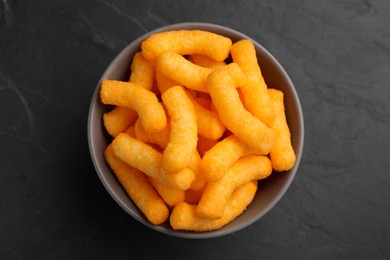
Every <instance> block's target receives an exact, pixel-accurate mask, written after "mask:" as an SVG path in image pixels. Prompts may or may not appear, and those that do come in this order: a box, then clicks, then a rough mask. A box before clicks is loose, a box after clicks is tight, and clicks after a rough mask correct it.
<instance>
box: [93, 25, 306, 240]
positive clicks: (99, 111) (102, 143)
mask: <svg viewBox="0 0 390 260" xmlns="http://www.w3.org/2000/svg"><path fill="white" fill-rule="evenodd" d="M179 29H201V30H207V31H211V32H215V33H218V34H221V35H224V36H227V37H229V38H231V39H232V40H233V42H235V41H237V40H240V39H244V38H246V39H250V37H248V36H246V35H244V34H242V33H240V32H237V31H235V30H233V29H229V28H226V27H223V26H219V25H215V24H208V23H181V24H173V25H169V26H165V27H162V28H159V29H157V30H154V31H151V32H149V33H147V34H145V35H143V36H141V37H139V38H138V39H136V40H134V41H133V42H132V43H130V44H129V45H128V46H127V47H126V48H125V49H123V50H122V51H121V52H120V53H119V54H118V55H117V57H116V58H115V59H114V60H113V61H112V62H111V64H110V65H109V66H108V68H107V69H106V71H105V72H104V74H103V75H102V77H101V79H100V81H99V82H98V84H97V86H96V89H95V92H94V94H93V97H92V100H91V105H90V110H89V116H88V143H89V149H90V153H91V157H92V161H93V164H94V166H95V169H96V172H97V174H98V176H99V178H100V180H101V182H102V183H103V185H104V187H105V188H106V189H107V191H108V193H109V194H110V195H111V196H112V198H113V199H114V200H115V201H116V202H117V203H118V204H119V205H120V206H121V207H122V208H123V209H124V210H125V211H126V212H127V213H128V214H129V215H131V216H132V217H133V218H135V219H136V220H138V221H139V222H141V223H142V224H144V225H146V226H148V227H150V228H152V229H154V230H157V231H159V232H162V233H165V234H168V235H172V236H177V237H183V238H211V237H218V236H222V235H226V234H229V233H232V232H236V231H238V230H241V229H243V228H245V227H247V226H249V225H250V224H252V223H254V222H255V221H257V220H259V219H260V218H261V217H263V216H264V215H265V214H266V213H267V212H268V211H269V210H270V209H271V208H272V207H274V206H275V204H276V203H277V202H278V201H279V200H280V199H281V198H282V196H283V195H284V194H285V192H286V190H287V189H288V187H289V186H290V184H291V182H292V180H293V179H294V176H295V174H296V172H297V169H298V166H299V162H300V159H301V154H302V149H303V139H304V126H303V115H302V110H301V106H300V103H299V99H298V95H297V93H296V91H295V89H294V86H293V83H292V82H291V80H290V78H289V77H288V75H287V73H286V72H285V70H284V69H283V68H282V66H281V65H280V64H279V63H278V61H277V60H276V59H275V58H274V57H273V56H272V55H271V54H270V53H269V52H268V51H267V50H266V49H265V48H264V47H263V46H261V45H260V44H259V43H257V42H256V41H255V40H253V39H251V40H252V41H253V43H254V45H255V47H256V51H257V55H258V60H259V63H260V67H261V69H262V73H263V76H264V78H265V80H266V82H267V84H268V85H269V86H272V87H273V88H277V89H280V90H282V91H283V92H284V94H285V106H286V115H287V120H288V123H289V126H290V130H291V137H292V145H293V147H294V149H295V152H296V155H297V161H296V164H295V166H294V168H293V169H291V170H290V171H288V172H284V173H279V174H272V175H271V177H269V178H267V179H266V180H264V181H261V182H260V183H259V190H261V192H258V193H257V195H256V197H255V198H254V200H253V202H252V203H251V204H250V206H249V207H248V208H247V210H246V211H245V212H244V213H243V214H242V215H241V216H239V217H238V218H236V219H235V220H234V221H232V222H231V223H229V224H228V225H226V226H224V227H223V228H221V229H219V230H215V231H211V232H202V233H196V232H187V231H174V230H173V229H172V228H171V227H170V225H169V222H167V223H165V224H163V225H159V226H155V225H152V224H150V223H149V222H148V221H147V220H146V218H145V217H144V216H143V214H142V213H141V212H140V211H139V210H138V209H137V207H136V206H135V205H134V204H133V202H132V201H131V200H130V199H129V197H128V196H127V195H126V193H125V192H124V190H123V189H122V187H121V185H120V184H119V183H118V181H117V180H116V178H115V176H114V174H113V173H112V171H111V169H110V168H109V167H108V166H107V164H106V162H105V160H104V157H103V152H104V150H105V148H106V147H107V145H108V144H109V142H110V137H109V136H108V134H107V133H106V132H105V129H104V127H103V123H102V115H103V113H104V112H106V111H108V110H109V109H110V107H108V106H106V105H103V104H102V103H101V102H100V98H99V91H100V85H101V81H102V80H103V79H117V80H127V79H128V77H129V67H130V62H131V60H132V58H133V55H134V54H135V52H137V51H139V50H140V46H141V42H142V41H143V40H145V39H146V38H147V37H148V36H150V35H151V34H154V33H157V32H161V31H168V30H179Z"/></svg>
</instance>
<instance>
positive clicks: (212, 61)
mask: <svg viewBox="0 0 390 260" xmlns="http://www.w3.org/2000/svg"><path fill="white" fill-rule="evenodd" d="M189 36H191V37H192V38H191V37H189ZM183 37H184V38H183ZM185 37H187V39H186V38H185ZM249 43H250V42H249ZM249 43H248V41H247V40H243V41H238V42H237V43H234V44H233V46H234V47H232V42H231V40H230V39H228V41H226V37H223V36H219V35H216V34H214V33H209V32H205V31H197V30H194V31H191V30H182V31H170V32H164V33H158V34H155V35H152V36H150V37H149V38H147V39H146V40H145V41H144V42H143V44H142V51H141V52H138V53H136V55H135V57H134V59H133V61H132V63H131V71H130V80H129V81H130V82H125V81H123V82H122V81H115V80H104V81H103V83H102V86H101V92H100V94H101V100H102V102H103V103H104V104H110V105H115V106H117V107H116V108H114V110H112V111H115V109H120V108H126V109H129V110H130V111H133V112H135V113H136V116H134V117H135V118H134V119H132V120H128V118H126V120H128V122H127V121H125V120H124V121H123V122H118V125H121V124H122V126H121V127H118V129H117V130H116V133H115V134H111V133H110V134H111V136H112V137H113V140H112V142H111V144H110V145H109V147H108V148H107V151H109V152H106V153H107V154H108V155H106V160H107V163H108V165H109V166H110V167H111V168H112V170H113V172H114V173H115V175H116V176H117V179H118V181H119V182H120V183H121V184H122V186H123V187H124V189H125V190H126V192H127V193H128V194H129V196H130V198H131V199H132V200H133V201H134V203H135V205H137V207H140V210H141V211H142V212H143V213H144V214H145V216H146V217H147V219H148V220H149V221H150V222H151V223H153V224H157V225H158V224H161V223H162V222H164V221H166V220H167V219H168V215H170V218H169V221H170V224H171V227H172V228H173V229H174V230H180V229H182V230H190V231H197V232H201V231H210V230H215V229H218V228H221V227H223V226H224V225H226V224H227V223H229V222H231V221H233V220H234V219H235V218H236V217H237V216H239V215H240V214H241V213H242V212H243V211H244V210H245V209H246V207H247V206H248V205H249V204H250V202H251V201H252V200H253V197H254V195H255V193H256V190H257V181H258V180H260V179H263V178H266V177H268V176H269V175H270V174H271V172H272V166H274V169H275V170H276V169H282V168H278V167H282V166H281V165H284V166H283V167H286V166H285V165H288V167H292V166H293V164H294V162H292V163H291V160H286V159H283V158H281V157H282V154H283V153H284V151H285V150H287V149H290V147H291V149H292V146H291V142H288V139H289V138H290V136H289V131H288V125H287V121H286V118H285V114H284V108H281V106H280V98H279V96H280V95H279V93H277V91H273V90H269V89H268V88H267V86H266V84H265V82H264V79H263V78H260V79H259V78H257V77H259V75H260V76H261V77H262V75H261V72H260V74H259V73H258V71H257V67H256V64H257V60H256V59H255V58H256V57H255V55H256V53H253V51H252V50H251V49H250V50H247V47H246V46H249V45H250V44H249ZM248 49H249V48H248ZM229 54H230V55H231V57H229ZM230 58H231V59H230ZM255 63H256V64H255ZM257 66H258V64H257ZM259 82H263V83H264V84H263V85H262V87H264V89H263V90H261V91H262V92H261V93H263V92H264V90H265V92H266V93H267V97H269V101H270V103H269V104H270V107H271V111H272V113H271V114H270V115H271V116H269V118H270V119H269V121H267V120H268V119H267V118H268V117H267V116H259V115H258V114H256V111H261V108H260V109H259V108H257V107H255V108H254V109H255V110H252V109H250V105H248V104H249V103H251V104H252V105H255V102H254V101H253V100H256V99H255V98H254V99H253V100H252V101H250V102H248V101H247V100H246V99H248V95H245V94H244V92H245V91H242V89H243V88H248V86H249V87H250V89H251V90H250V91H256V88H258V87H259V84H258V83H259ZM255 83H256V84H255ZM250 91H249V92H247V93H250ZM240 95H241V96H240ZM273 102H276V103H277V104H273ZM259 103H261V104H265V103H266V102H259ZM282 103H283V100H282ZM282 105H283V104H282ZM274 106H275V107H274ZM267 109H268V108H267ZM267 109H265V110H267ZM274 109H275V110H277V112H275V113H273V112H274ZM264 113H265V114H267V113H266V112H264ZM118 120H122V119H120V117H118ZM124 125H126V126H124ZM107 130H108V128H107ZM289 146H290V147H289ZM290 152H291V151H290V150H289V153H290ZM292 153H294V151H293V150H292ZM110 155H111V157H110ZM112 158H114V159H115V160H116V163H113V161H114V160H113V159H112ZM289 158H292V156H291V155H289ZM272 161H274V162H272ZM116 165H125V166H126V167H120V169H122V168H128V169H132V170H134V171H135V172H137V173H140V174H141V176H143V177H140V178H142V183H144V184H142V185H138V182H137V181H136V180H132V179H131V178H130V179H126V178H124V177H123V176H125V174H123V171H120V170H118V167H117V166H116ZM277 165H279V166H277ZM118 172H119V174H118ZM121 173H122V174H121ZM126 174H127V173H126ZM134 178H136V177H134ZM128 182H131V184H129V183H128ZM139 186H142V187H143V186H147V188H146V189H149V190H150V189H152V190H154V193H153V194H154V195H153V196H154V197H155V195H156V194H157V197H158V200H156V201H159V202H153V203H156V205H160V204H161V201H162V202H163V204H165V208H167V209H168V213H166V210H165V209H163V208H162V207H161V205H160V206H156V205H154V204H153V203H152V206H151V208H148V207H146V206H145V205H144V204H142V203H141V204H140V203H139V201H135V200H139V198H137V197H136V196H134V195H131V194H133V193H134V192H138V188H139ZM148 192H149V191H148ZM149 193H150V192H149ZM148 196H149V197H151V198H152V195H147V197H148ZM133 197H134V199H133ZM154 197H153V198H154ZM152 200H153V201H154V200H155V199H152ZM190 204H191V205H190ZM139 205H140V206H139ZM153 205H154V206H153ZM157 208H162V209H161V212H160V213H159V214H157V216H158V218H157V219H151V217H150V214H151V213H150V212H152V211H153V210H154V209H157ZM152 209H153V210H152ZM148 210H150V211H148ZM147 214H148V215H147Z"/></svg>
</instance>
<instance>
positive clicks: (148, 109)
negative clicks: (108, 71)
mask: <svg viewBox="0 0 390 260" xmlns="http://www.w3.org/2000/svg"><path fill="white" fill-rule="evenodd" d="M100 97H101V100H102V102H103V103H104V104H110V105H117V106H122V107H127V108H130V109H134V110H135V111H137V114H138V117H139V119H140V121H141V124H142V127H143V128H144V129H145V130H146V131H148V132H159V131H161V130H163V129H164V128H165V127H166V125H167V118H166V116H165V112H164V109H163V107H162V106H161V104H160V103H159V102H158V99H157V97H156V96H155V95H154V93H153V92H151V91H149V90H147V89H144V88H143V87H140V86H139V85H137V84H135V83H132V82H123V81H117V80H104V81H103V83H102V88H101V91H100Z"/></svg>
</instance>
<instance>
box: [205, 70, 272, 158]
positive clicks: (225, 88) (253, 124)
mask: <svg viewBox="0 0 390 260" xmlns="http://www.w3.org/2000/svg"><path fill="white" fill-rule="evenodd" d="M207 86H208V90H209V92H210V95H211V99H212V100H213V103H214V105H215V107H216V108H217V111H218V114H219V117H220V119H221V121H222V122H223V123H224V124H225V126H226V128H227V129H229V130H230V131H232V132H233V133H234V134H235V135H236V136H237V137H238V138H239V139H241V140H242V141H244V142H245V143H247V144H248V145H249V146H251V147H252V148H254V149H255V151H256V152H259V153H262V154H268V153H269V151H270V150H271V148H272V144H273V141H274V138H275V137H274V133H273V131H272V129H270V128H269V127H267V126H266V125H265V124H264V123H263V122H262V121H261V120H260V119H258V118H256V117H254V116H253V115H252V114H251V113H250V112H248V111H247V110H246V109H245V108H244V106H243V104H242V103H241V100H240V97H239V96H238V92H237V90H236V87H235V85H234V81H233V79H232V77H231V76H230V74H229V73H228V71H226V70H225V69H223V68H217V69H215V70H214V71H213V72H212V73H210V75H209V76H208V78H207Z"/></svg>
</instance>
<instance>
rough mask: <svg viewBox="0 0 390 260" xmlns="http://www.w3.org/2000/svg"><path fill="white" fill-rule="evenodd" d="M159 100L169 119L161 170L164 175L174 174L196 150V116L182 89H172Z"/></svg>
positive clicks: (182, 167)
mask: <svg viewBox="0 0 390 260" xmlns="http://www.w3.org/2000/svg"><path fill="white" fill-rule="evenodd" d="M161 98H162V100H163V102H164V104H165V107H166V108H167V110H168V113H169V116H170V118H171V122H170V126H171V134H170V139H169V143H168V145H167V147H166V148H165V150H164V153H163V158H162V165H161V170H162V172H163V173H164V174H174V173H176V172H178V171H180V170H182V169H184V168H185V167H186V166H187V165H188V163H189V162H190V161H191V158H192V155H193V152H194V150H195V149H196V144H197V141H198V135H197V126H196V116H195V112H194V106H193V105H192V103H191V101H190V99H189V98H188V96H187V94H186V93H185V92H184V89H183V87H181V86H175V87H172V88H170V89H168V90H166V91H165V92H164V93H163V94H162V96H161Z"/></svg>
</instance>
